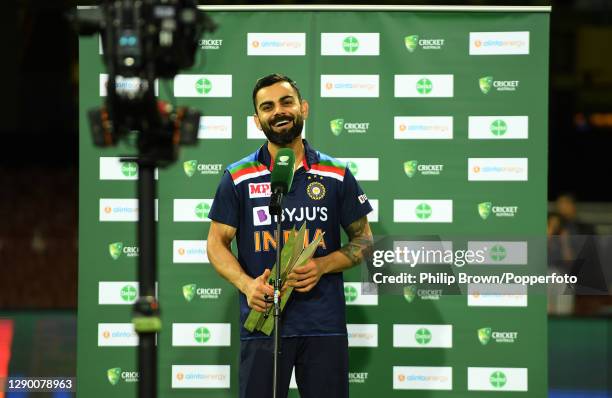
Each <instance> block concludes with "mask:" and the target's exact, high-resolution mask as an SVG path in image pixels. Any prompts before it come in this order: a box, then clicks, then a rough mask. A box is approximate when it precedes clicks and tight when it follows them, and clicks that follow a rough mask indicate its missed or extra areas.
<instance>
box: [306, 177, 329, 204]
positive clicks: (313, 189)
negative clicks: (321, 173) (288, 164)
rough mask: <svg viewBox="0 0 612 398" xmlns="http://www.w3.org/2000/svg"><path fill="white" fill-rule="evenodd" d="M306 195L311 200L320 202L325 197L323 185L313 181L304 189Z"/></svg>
mask: <svg viewBox="0 0 612 398" xmlns="http://www.w3.org/2000/svg"><path fill="white" fill-rule="evenodd" d="M306 193H307V194H308V196H309V197H310V199H312V200H321V199H323V198H324V197H325V185H323V184H321V183H320V182H318V181H313V182H311V183H310V184H308V186H307V187H306Z"/></svg>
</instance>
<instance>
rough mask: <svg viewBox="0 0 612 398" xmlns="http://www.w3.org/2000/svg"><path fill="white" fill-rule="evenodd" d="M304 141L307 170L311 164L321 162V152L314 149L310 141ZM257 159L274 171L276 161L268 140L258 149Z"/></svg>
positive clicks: (304, 162) (303, 163)
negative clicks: (269, 148)
mask: <svg viewBox="0 0 612 398" xmlns="http://www.w3.org/2000/svg"><path fill="white" fill-rule="evenodd" d="M302 142H303V143H304V158H303V159H302V167H304V170H305V171H308V170H310V166H311V165H313V164H316V163H319V154H318V153H317V151H315V150H314V149H312V147H311V146H310V144H309V143H308V141H306V140H304V139H303V140H302ZM257 160H258V161H259V162H260V163H262V164H264V165H265V166H266V167H267V168H268V170H270V171H272V169H273V168H274V161H273V159H272V155H271V154H270V151H269V150H268V141H266V143H265V144H263V145H262V146H261V147H260V148H259V149H258V150H257Z"/></svg>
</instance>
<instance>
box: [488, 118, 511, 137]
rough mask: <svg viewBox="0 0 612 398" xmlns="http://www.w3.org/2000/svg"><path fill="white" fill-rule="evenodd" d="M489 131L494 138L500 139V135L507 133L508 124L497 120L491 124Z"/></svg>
mask: <svg viewBox="0 0 612 398" xmlns="http://www.w3.org/2000/svg"><path fill="white" fill-rule="evenodd" d="M489 130H490V131H491V134H493V135H494V136H496V137H501V136H502V135H504V134H506V131H508V124H507V123H506V122H505V121H503V120H501V119H497V120H494V121H493V123H491V126H490V127H489Z"/></svg>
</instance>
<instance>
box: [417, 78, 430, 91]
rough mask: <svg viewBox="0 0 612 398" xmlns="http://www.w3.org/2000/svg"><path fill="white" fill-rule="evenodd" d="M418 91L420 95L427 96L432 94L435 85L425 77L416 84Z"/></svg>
mask: <svg viewBox="0 0 612 398" xmlns="http://www.w3.org/2000/svg"><path fill="white" fill-rule="evenodd" d="M416 89H417V92H418V93H419V94H422V95H427V94H429V93H431V90H432V89H433V84H432V83H431V80H429V79H427V78H425V77H424V78H422V79H419V81H418V82H417V84H416Z"/></svg>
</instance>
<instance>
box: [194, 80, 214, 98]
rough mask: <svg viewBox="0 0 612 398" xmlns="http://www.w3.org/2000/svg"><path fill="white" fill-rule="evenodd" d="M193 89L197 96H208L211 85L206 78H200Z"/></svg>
mask: <svg viewBox="0 0 612 398" xmlns="http://www.w3.org/2000/svg"><path fill="white" fill-rule="evenodd" d="M195 89H196V91H197V93H198V94H202V95H205V94H208V93H210V90H212V83H211V82H210V80H208V79H206V78H201V79H198V80H197V81H196V84H195Z"/></svg>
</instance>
